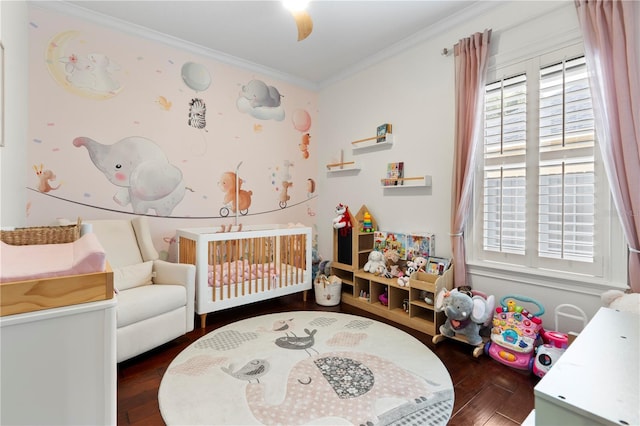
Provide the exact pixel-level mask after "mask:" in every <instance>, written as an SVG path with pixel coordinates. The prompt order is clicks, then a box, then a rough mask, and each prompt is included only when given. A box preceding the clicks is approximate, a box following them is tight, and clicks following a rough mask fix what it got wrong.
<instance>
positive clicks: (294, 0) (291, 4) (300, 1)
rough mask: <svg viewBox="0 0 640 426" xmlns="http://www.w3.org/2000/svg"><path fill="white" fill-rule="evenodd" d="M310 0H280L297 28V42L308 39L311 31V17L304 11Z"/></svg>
mask: <svg viewBox="0 0 640 426" xmlns="http://www.w3.org/2000/svg"><path fill="white" fill-rule="evenodd" d="M309 1H310V0H282V4H283V5H284V7H285V8H286V9H288V10H289V12H291V15H293V18H294V19H295V21H296V25H297V26H298V41H302V40H304V39H305V38H307V37H309V34H311V31H313V21H312V20H311V16H309V14H308V13H307V12H306V11H305V9H306V8H307V5H308V4H309Z"/></svg>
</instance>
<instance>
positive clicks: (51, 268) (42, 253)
mask: <svg viewBox="0 0 640 426" xmlns="http://www.w3.org/2000/svg"><path fill="white" fill-rule="evenodd" d="M0 244H1V245H0V283H6V282H15V281H27V280H35V279H40V278H51V277H61V276H68V275H79V274H90V273H94V272H103V271H104V270H105V269H106V262H107V260H106V254H105V252H104V249H103V248H102V246H101V245H100V242H99V241H98V237H96V235H95V234H92V233H88V234H85V235H83V236H82V237H80V238H79V239H78V240H76V241H74V242H72V243H65V244H35V245H25V246H12V245H9V244H5V243H3V242H0Z"/></svg>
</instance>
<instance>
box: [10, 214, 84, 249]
mask: <svg viewBox="0 0 640 426" xmlns="http://www.w3.org/2000/svg"><path fill="white" fill-rule="evenodd" d="M81 222H82V220H81V219H80V218H78V223H76V224H75V225H64V226H34V227H29V228H16V229H14V230H12V231H0V240H2V242H4V243H6V244H9V245H12V246H26V245H33V244H64V243H72V242H74V241H76V240H77V239H78V238H80V225H81Z"/></svg>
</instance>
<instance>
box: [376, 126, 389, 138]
mask: <svg viewBox="0 0 640 426" xmlns="http://www.w3.org/2000/svg"><path fill="white" fill-rule="evenodd" d="M387 133H391V124H389V123H385V124H381V125H379V126H378V131H377V132H376V135H377V136H378V139H376V142H384V141H385V140H386V139H387V138H386V135H387Z"/></svg>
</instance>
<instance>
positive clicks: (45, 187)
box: [33, 163, 62, 192]
mask: <svg viewBox="0 0 640 426" xmlns="http://www.w3.org/2000/svg"><path fill="white" fill-rule="evenodd" d="M43 168H44V165H43V164H42V163H40V167H38V166H36V165H35V164H34V165H33V170H35V171H36V176H38V179H40V183H39V184H38V191H40V192H49V191H52V190H55V189H58V188H60V186H61V185H62V183H59V184H58V186H51V184H50V183H49V181H50V180H56V175H55V174H54V173H53V172H52V171H51V170H44V171H43V170H42V169H43Z"/></svg>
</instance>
